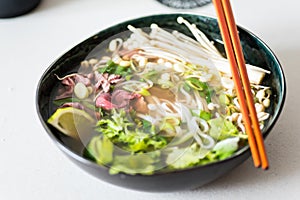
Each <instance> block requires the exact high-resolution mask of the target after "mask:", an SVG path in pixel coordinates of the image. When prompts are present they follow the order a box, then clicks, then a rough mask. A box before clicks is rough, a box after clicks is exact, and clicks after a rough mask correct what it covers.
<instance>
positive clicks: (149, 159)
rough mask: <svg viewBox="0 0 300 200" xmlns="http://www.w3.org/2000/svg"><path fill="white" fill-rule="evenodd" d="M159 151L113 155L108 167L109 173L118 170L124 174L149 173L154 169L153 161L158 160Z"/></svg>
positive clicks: (115, 172) (116, 172) (114, 172)
mask: <svg viewBox="0 0 300 200" xmlns="http://www.w3.org/2000/svg"><path fill="white" fill-rule="evenodd" d="M159 157H160V152H159V151H155V152H151V153H147V154H144V153H143V154H134V155H123V156H115V159H114V162H113V164H112V166H111V167H110V170H109V173H110V174H118V173H120V172H123V173H126V174H131V175H135V174H145V175H151V174H153V173H154V171H155V165H154V164H155V163H156V162H158V161H159Z"/></svg>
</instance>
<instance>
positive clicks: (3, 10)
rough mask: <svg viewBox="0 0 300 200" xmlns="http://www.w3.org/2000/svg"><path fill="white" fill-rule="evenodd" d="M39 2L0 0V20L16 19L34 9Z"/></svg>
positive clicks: (38, 0) (33, 0)
mask: <svg viewBox="0 0 300 200" xmlns="http://www.w3.org/2000/svg"><path fill="white" fill-rule="evenodd" d="M40 2H41V0H0V18H10V17H17V16H20V15H23V14H25V13H28V12H29V11H31V10H33V9H34V8H36V7H37V6H38V5H39V3H40Z"/></svg>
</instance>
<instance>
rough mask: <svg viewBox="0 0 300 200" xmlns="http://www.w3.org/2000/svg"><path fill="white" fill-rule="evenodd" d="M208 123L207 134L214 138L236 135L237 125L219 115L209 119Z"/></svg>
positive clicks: (221, 138)
mask: <svg viewBox="0 0 300 200" xmlns="http://www.w3.org/2000/svg"><path fill="white" fill-rule="evenodd" d="M208 123H209V125H210V131H209V135H210V136H212V137H213V138H214V139H215V140H224V139H226V138H229V137H235V136H238V133H239V131H238V129H237V127H236V126H235V125H234V124H233V123H232V122H231V121H229V120H226V119H223V118H220V117H219V118H215V119H211V120H209V121H208Z"/></svg>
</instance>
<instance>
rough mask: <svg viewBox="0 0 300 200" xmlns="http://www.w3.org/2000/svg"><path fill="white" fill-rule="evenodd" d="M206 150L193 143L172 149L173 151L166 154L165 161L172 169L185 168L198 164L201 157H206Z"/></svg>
mask: <svg viewBox="0 0 300 200" xmlns="http://www.w3.org/2000/svg"><path fill="white" fill-rule="evenodd" d="M208 152H209V150H207V149H204V148H199V147H198V145H197V144H196V143H194V144H193V145H191V146H189V147H188V148H182V149H175V150H173V152H171V153H170V154H169V155H168V157H167V159H166V163H167V164H168V165H169V166H170V167H171V168H174V169H185V168H187V167H191V166H194V165H196V164H198V163H199V162H200V160H201V159H203V158H205V157H206V155H207V154H208Z"/></svg>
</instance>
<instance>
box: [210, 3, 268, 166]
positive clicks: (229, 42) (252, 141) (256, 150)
mask: <svg viewBox="0 0 300 200" xmlns="http://www.w3.org/2000/svg"><path fill="white" fill-rule="evenodd" d="M213 3H214V5H215V9H216V13H217V16H218V21H219V27H220V31H221V35H222V38H223V41H224V44H225V51H226V54H227V57H228V60H229V62H230V67H231V72H232V77H233V81H234V84H235V87H236V91H237V97H238V100H239V104H240V108H241V112H242V115H243V120H244V122H245V128H246V133H247V135H248V141H249V146H250V150H251V154H252V158H253V162H254V166H256V167H259V166H260V165H261V166H262V168H263V169H267V168H268V166H269V164H268V159H267V155H266V151H265V146H264V142H263V137H262V134H261V130H260V127H259V122H258V119H257V113H256V109H255V106H254V101H253V96H252V92H251V87H250V81H249V78H248V74H247V70H246V65H245V60H244V56H243V52H242V48H241V44H240V39H239V36H238V32H237V26H236V23H235V20H234V17H233V12H232V9H231V5H230V2H229V0H213ZM244 92H245V93H244ZM249 114H250V116H249ZM252 128H253V129H252Z"/></svg>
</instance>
